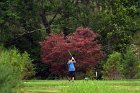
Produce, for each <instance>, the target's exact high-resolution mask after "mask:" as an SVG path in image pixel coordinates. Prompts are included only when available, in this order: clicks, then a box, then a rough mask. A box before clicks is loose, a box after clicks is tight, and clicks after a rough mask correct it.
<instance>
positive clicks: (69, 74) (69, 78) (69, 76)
mask: <svg viewBox="0 0 140 93" xmlns="http://www.w3.org/2000/svg"><path fill="white" fill-rule="evenodd" d="M71 74H72V73H71V71H69V73H68V80H69V81H70V80H71V79H72V77H71Z"/></svg>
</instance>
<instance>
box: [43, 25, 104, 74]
mask: <svg viewBox="0 0 140 93" xmlns="http://www.w3.org/2000/svg"><path fill="white" fill-rule="evenodd" d="M41 51H42V52H41V57H42V61H43V62H44V63H47V64H50V66H51V68H50V72H51V74H55V75H56V74H57V75H63V73H65V72H66V71H67V69H66V68H67V61H68V58H70V57H71V56H70V55H69V53H68V51H70V52H71V53H72V54H73V55H75V58H76V61H77V63H78V65H77V70H79V71H84V72H86V70H87V69H88V68H89V67H94V66H95V65H96V64H97V63H99V62H100V60H101V59H102V58H103V52H102V50H101V45H100V44H99V42H98V40H97V34H96V33H94V32H93V31H91V30H90V29H89V28H83V27H79V28H77V29H76V31H75V32H74V33H72V34H70V35H68V36H67V37H64V35H63V34H51V35H50V36H49V37H48V38H47V39H46V40H44V41H43V42H41Z"/></svg>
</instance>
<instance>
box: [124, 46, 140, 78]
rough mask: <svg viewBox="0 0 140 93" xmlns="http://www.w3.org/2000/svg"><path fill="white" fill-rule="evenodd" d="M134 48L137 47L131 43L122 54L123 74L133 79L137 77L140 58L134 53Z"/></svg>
mask: <svg viewBox="0 0 140 93" xmlns="http://www.w3.org/2000/svg"><path fill="white" fill-rule="evenodd" d="M136 49H137V48H136V47H135V46H134V45H131V46H130V47H128V48H127V50H126V53H125V54H124V58H123V61H124V62H123V63H124V75H125V78H127V79H135V78H137V77H138V66H139V62H140V59H139V58H138V56H137V55H136V51H137V50H136Z"/></svg>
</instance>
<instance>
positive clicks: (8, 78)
mask: <svg viewBox="0 0 140 93" xmlns="http://www.w3.org/2000/svg"><path fill="white" fill-rule="evenodd" d="M31 61H32V60H31V59H30V58H29V55H28V53H26V52H25V53H23V54H21V53H19V52H18V50H17V49H9V50H5V49H4V48H2V47H0V71H1V74H0V93H19V89H20V81H21V79H22V78H24V77H25V75H27V74H26V73H28V72H32V70H33V66H32V64H31ZM28 68H30V69H29V70H28Z"/></svg>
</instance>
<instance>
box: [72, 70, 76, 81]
mask: <svg viewBox="0 0 140 93" xmlns="http://www.w3.org/2000/svg"><path fill="white" fill-rule="evenodd" d="M74 77H75V71H73V72H72V81H74V79H75V78H74Z"/></svg>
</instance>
